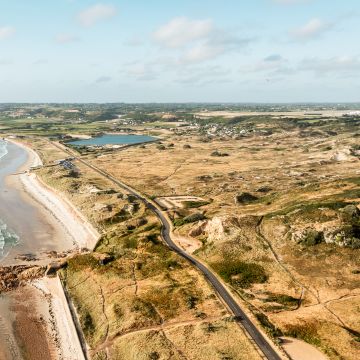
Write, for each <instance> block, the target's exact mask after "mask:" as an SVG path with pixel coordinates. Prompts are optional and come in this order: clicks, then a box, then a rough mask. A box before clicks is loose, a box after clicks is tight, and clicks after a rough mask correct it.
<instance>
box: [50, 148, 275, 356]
mask: <svg viewBox="0 0 360 360" xmlns="http://www.w3.org/2000/svg"><path fill="white" fill-rule="evenodd" d="M51 144H53V145H54V146H56V147H57V148H59V149H60V150H62V151H65V152H66V153H68V154H69V155H70V156H71V157H74V158H75V159H76V160H78V161H79V162H81V163H82V164H84V165H85V166H87V167H89V168H91V169H92V170H94V171H95V172H97V173H98V174H100V175H102V176H104V177H105V178H107V179H108V180H110V181H112V182H113V183H114V184H116V185H118V186H119V187H121V188H123V189H124V190H126V191H128V192H129V193H130V194H132V195H134V196H135V197H136V198H137V199H138V200H140V201H142V202H143V203H144V204H145V206H146V207H147V208H148V209H150V210H151V211H152V212H154V213H155V214H156V216H157V217H158V218H159V220H160V222H161V223H162V229H161V235H162V238H163V240H164V241H165V243H166V244H167V245H168V246H169V248H170V249H171V250H173V251H175V252H176V253H177V254H179V255H180V256H182V257H183V258H185V259H186V260H188V261H189V262H190V263H191V264H192V265H193V266H195V267H196V268H197V269H198V270H199V271H200V272H201V273H202V274H203V275H204V276H205V278H206V279H207V280H208V282H209V283H210V284H211V285H212V286H213V288H214V289H215V290H216V292H217V293H218V295H219V296H220V297H221V299H222V300H223V301H224V302H225V304H226V305H227V306H228V308H229V309H230V310H231V312H232V313H233V314H234V316H235V319H236V320H237V322H238V323H239V324H241V325H242V327H243V328H244V329H245V330H246V331H247V333H248V335H249V336H250V337H251V338H252V340H253V341H254V342H255V343H256V345H257V346H258V348H259V349H260V350H261V351H262V353H263V354H264V356H265V358H266V359H268V360H281V359H282V357H281V356H280V355H279V354H278V352H277V351H276V350H275V349H274V348H273V347H272V346H271V345H270V343H269V342H268V341H267V340H266V338H265V337H264V335H263V334H262V333H261V332H260V331H259V330H258V328H257V327H256V326H255V325H254V323H253V322H252V321H251V320H250V319H249V317H248V316H247V315H246V313H245V312H244V311H243V310H242V309H241V307H240V306H239V304H238V303H237V302H236V300H235V299H234V297H233V296H232V294H231V293H230V292H229V291H228V290H227V289H226V287H225V286H224V285H223V284H222V283H221V281H220V280H219V279H218V277H217V276H216V275H215V274H214V273H213V272H212V270H211V269H209V268H208V267H206V266H205V265H204V264H203V263H202V262H200V261H199V260H197V259H196V258H194V257H193V256H191V255H190V254H188V253H187V252H185V251H184V250H183V249H182V248H180V247H179V246H178V245H177V244H176V243H175V242H174V241H173V240H172V238H171V232H172V225H171V224H170V221H169V220H168V218H167V216H166V214H165V212H164V211H163V210H161V209H160V208H159V207H158V206H156V205H155V204H154V203H153V202H152V201H151V200H149V199H147V198H146V197H145V196H143V195H142V194H140V193H138V192H137V191H136V190H135V189H133V188H131V187H130V186H128V185H126V184H124V183H123V182H121V181H120V180H118V179H116V178H114V177H113V176H111V175H110V174H108V173H107V172H106V171H104V170H102V169H99V168H98V167H96V166H94V165H92V164H90V163H89V162H87V161H86V160H84V159H82V158H81V157H79V156H75V155H74V153H72V152H71V151H69V150H68V149H66V148H65V147H63V146H61V145H59V144H57V143H54V142H51Z"/></svg>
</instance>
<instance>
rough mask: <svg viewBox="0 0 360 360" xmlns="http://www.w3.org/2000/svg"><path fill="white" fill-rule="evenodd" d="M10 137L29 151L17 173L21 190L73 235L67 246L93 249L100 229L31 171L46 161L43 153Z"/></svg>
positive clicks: (49, 217)
mask: <svg viewBox="0 0 360 360" xmlns="http://www.w3.org/2000/svg"><path fill="white" fill-rule="evenodd" d="M7 141H9V142H11V143H13V144H14V145H16V146H19V147H21V148H22V149H24V150H25V151H26V152H27V154H28V160H27V162H26V163H25V164H24V165H23V166H21V168H20V169H19V170H20V171H19V172H22V173H20V174H18V175H17V177H18V179H19V182H20V184H21V187H22V189H21V191H23V192H24V193H25V194H26V195H27V196H28V197H30V198H31V200H32V202H34V203H35V204H34V205H35V206H36V207H37V208H38V210H39V211H40V212H43V213H46V215H47V218H48V220H49V221H51V220H56V222H57V223H58V224H59V225H60V227H61V228H62V230H64V231H65V232H66V234H67V235H68V236H69V237H70V238H71V239H72V243H73V246H72V247H71V248H69V249H67V250H72V249H81V248H87V249H89V250H91V251H92V250H93V249H94V247H95V246H96V244H97V242H98V240H99V238H100V233H99V232H98V231H97V230H96V229H95V228H94V227H93V225H92V224H90V222H89V221H88V220H87V219H86V217H85V216H84V215H83V214H82V213H81V212H80V211H79V210H78V209H77V208H76V207H75V206H74V204H72V203H71V201H69V200H68V199H67V198H66V197H65V196H64V195H63V194H60V193H59V192H58V191H57V190H56V189H53V188H51V187H50V186H48V185H47V184H45V183H44V182H43V180H42V179H41V178H39V177H38V176H37V175H36V174H35V173H31V172H29V170H30V169H31V168H32V167H37V166H42V165H43V162H42V160H41V158H40V156H39V155H38V154H37V153H36V152H35V151H34V150H33V149H32V148H31V147H29V146H27V145H25V144H24V143H21V142H19V141H15V140H14V139H7ZM11 180H12V179H11ZM11 180H9V182H10V183H11V184H10V186H15V187H16V185H17V184H16V183H15V182H13V181H11ZM24 200H25V201H27V200H28V199H24ZM51 218H52V219H51ZM57 240H59V239H57ZM58 242H61V241H58ZM64 250H65V249H64Z"/></svg>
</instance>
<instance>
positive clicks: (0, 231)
mask: <svg viewBox="0 0 360 360" xmlns="http://www.w3.org/2000/svg"><path fill="white" fill-rule="evenodd" d="M7 154H8V149H7V142H6V141H4V140H0V168H1V167H2V158H4V157H5V156H6V155H7ZM1 190H2V189H0V191H1ZM0 206H1V204H0ZM18 243H19V236H18V235H17V234H16V233H15V232H14V231H12V230H11V229H9V227H8V226H7V224H5V222H4V221H3V220H2V219H1V218H0V261H1V259H3V258H4V257H6V255H7V253H8V252H9V250H10V249H11V248H12V247H13V246H16V245H17V244H18Z"/></svg>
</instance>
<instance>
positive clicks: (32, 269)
mask: <svg viewBox="0 0 360 360" xmlns="http://www.w3.org/2000/svg"><path fill="white" fill-rule="evenodd" d="M44 274H45V268H44V267H41V266H26V265H19V266H8V267H2V268H0V293H2V292H6V291H11V290H14V289H16V288H17V287H19V286H23V285H25V284H26V283H27V282H28V281H31V280H35V279H38V278H41V277H43V276H44Z"/></svg>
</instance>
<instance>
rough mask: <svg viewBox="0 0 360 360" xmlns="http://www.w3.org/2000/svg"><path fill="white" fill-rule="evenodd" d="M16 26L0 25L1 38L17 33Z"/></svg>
mask: <svg viewBox="0 0 360 360" xmlns="http://www.w3.org/2000/svg"><path fill="white" fill-rule="evenodd" d="M15 31H16V30H15V28H14V27H12V26H3V27H0V40H5V39H8V38H9V37H11V36H13V35H14V34H15Z"/></svg>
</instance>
